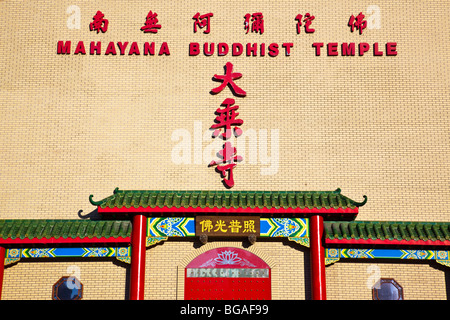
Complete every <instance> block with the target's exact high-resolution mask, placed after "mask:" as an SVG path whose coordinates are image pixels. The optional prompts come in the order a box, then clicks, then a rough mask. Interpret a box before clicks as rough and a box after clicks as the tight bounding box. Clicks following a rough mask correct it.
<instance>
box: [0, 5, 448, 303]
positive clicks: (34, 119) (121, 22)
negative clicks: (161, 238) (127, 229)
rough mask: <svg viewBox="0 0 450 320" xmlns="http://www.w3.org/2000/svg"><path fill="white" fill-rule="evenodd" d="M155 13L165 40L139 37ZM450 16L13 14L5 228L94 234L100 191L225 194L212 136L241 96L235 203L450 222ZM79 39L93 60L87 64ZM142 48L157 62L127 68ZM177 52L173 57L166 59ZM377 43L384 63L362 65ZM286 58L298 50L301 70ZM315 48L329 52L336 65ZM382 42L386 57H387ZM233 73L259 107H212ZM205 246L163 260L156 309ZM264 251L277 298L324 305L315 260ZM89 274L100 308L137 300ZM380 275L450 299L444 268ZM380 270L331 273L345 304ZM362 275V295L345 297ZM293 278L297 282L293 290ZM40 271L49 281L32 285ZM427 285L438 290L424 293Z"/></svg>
mask: <svg viewBox="0 0 450 320" xmlns="http://www.w3.org/2000/svg"><path fill="white" fill-rule="evenodd" d="M73 5H75V7H74V6H73ZM98 10H100V11H102V12H103V13H104V14H105V19H108V20H109V26H108V31H107V32H105V33H102V32H100V33H97V32H94V31H93V32H91V31H89V24H90V23H91V22H92V21H93V16H94V15H95V13H96V12H97V11H98ZM150 10H152V12H155V13H157V14H158V20H159V24H160V25H161V29H160V30H159V31H158V33H155V34H150V33H144V32H142V31H141V30H140V28H141V27H142V26H143V25H144V23H145V18H146V16H147V13H148V12H149V11H150ZM449 10H450V6H449V2H448V1H416V0H409V1H401V2H392V1H387V0H386V1H385V0H379V1H376V2H372V1H344V0H340V1H335V2H332V3H330V2H329V1H322V0H320V1H310V2H305V3H301V4H300V3H298V2H296V1H285V0H282V1H275V2H274V1H253V0H251V1H241V0H233V1H225V2H224V1H217V0H208V1H202V0H196V1H169V2H168V1H152V2H151V4H149V2H148V1H138V0H136V1H128V2H127V3H126V4H124V3H123V2H121V1H115V0H109V1H107V0H102V1H95V2H93V1H87V0H80V1H76V2H74V1H67V0H61V1H58V2H55V1H47V0H42V1H25V2H24V1H18V0H5V1H1V2H0V35H1V38H0V39H1V41H0V57H1V64H0V74H1V81H0V111H1V117H2V125H1V126H0V152H1V155H2V156H1V157H0V190H1V192H0V219H21V218H32V219H78V218H79V216H80V215H87V214H89V213H91V212H92V211H93V210H94V209H95V207H93V206H92V205H91V204H90V203H89V201H88V197H89V195H90V194H93V195H94V199H95V200H99V199H102V198H104V197H106V196H109V195H110V194H111V193H112V191H113V190H114V188H115V187H119V188H120V189H156V190H157V189H172V190H173V189H181V190H183V189H194V190H224V186H223V185H222V182H221V178H220V176H219V174H218V173H216V172H215V171H214V169H213V168H209V167H208V166H207V164H208V163H209V162H210V161H211V160H213V159H216V157H215V153H216V152H217V151H218V149H217V145H212V143H213V141H214V140H213V139H212V137H211V131H208V129H209V127H210V126H211V125H212V124H213V123H214V118H215V117H216V115H215V114H214V112H215V110H216V109H217V108H219V107H220V104H221V103H222V101H223V100H224V99H226V98H234V99H235V100H236V104H237V105H239V111H238V112H239V118H240V119H242V120H244V124H243V125H242V126H241V128H242V130H243V131H244V135H243V136H241V137H238V138H237V139H236V138H233V139H234V140H232V141H233V143H234V144H236V145H237V146H238V150H237V151H238V154H240V155H242V156H243V157H244V162H243V163H240V164H238V165H237V167H236V169H235V170H234V179H235V186H234V188H233V189H232V190H334V189H336V188H338V187H339V188H341V189H342V193H343V194H345V195H346V196H349V197H350V198H352V199H354V200H356V201H361V200H362V195H367V196H368V199H369V200H368V202H367V204H366V205H365V206H364V207H362V208H361V209H360V214H359V216H358V218H357V219H358V220H380V221H386V220H389V221H393V220H400V221H448V220H449V209H448V208H449V207H450V189H449V188H448V181H449V178H450V170H449V163H448V159H449V156H450V143H449V142H450V141H449V137H450V135H449V119H450V117H449V108H448V107H449V92H448V85H449V74H450V73H449V72H448V71H449V70H448V69H449V61H450V59H449V52H450V50H449V43H450V41H449V38H448V32H446V31H445V30H448V29H449V27H450V26H449V23H450V22H449V19H448V16H449V14H450V12H449ZM197 12H199V13H200V14H206V13H210V12H211V13H213V14H214V16H213V17H212V18H211V32H210V33H209V34H205V33H203V30H205V29H199V30H198V31H197V32H196V33H194V31H193V22H194V20H193V19H192V17H193V16H194V15H195V14H196V13H197ZM255 12H261V13H262V14H263V16H264V33H263V34H259V33H254V32H249V33H248V34H246V32H245V30H244V15H245V14H246V13H250V14H252V13H255ZM307 12H309V13H311V15H314V16H315V20H314V21H313V23H312V25H311V27H312V28H314V29H315V32H314V33H306V32H305V29H304V28H302V31H301V33H300V34H297V32H296V20H295V17H296V15H297V14H303V15H305V14H306V13H307ZM359 12H363V13H364V14H365V15H366V19H367V20H368V25H367V28H366V29H365V30H364V31H363V33H362V34H359V32H358V31H357V30H356V31H355V32H353V33H352V32H350V28H349V26H348V25H347V23H348V21H349V18H350V16H351V15H352V14H353V15H355V16H356V15H358V13H359ZM427 17H432V19H433V21H439V25H436V23H432V22H430V20H427ZM78 21H79V22H80V27H79V28H77V26H76V23H77V22H78ZM74 26H75V28H73V27H74ZM58 41H64V42H65V43H67V41H71V43H72V47H71V54H57V44H58ZM79 41H82V42H83V43H84V46H85V48H86V51H87V53H86V54H85V55H83V54H76V55H75V54H74V52H75V49H76V46H77V44H78V43H79ZM91 42H95V43H98V42H101V54H100V55H91V54H89V50H90V43H91ZM110 42H114V43H115V44H117V42H122V43H124V42H129V44H128V47H127V49H126V52H125V54H124V55H121V54H120V52H119V48H118V47H117V45H116V50H117V52H118V54H117V55H105V54H104V53H105V51H106V48H107V46H108V44H109V43H110ZM133 42H136V43H137V44H138V45H139V49H140V51H141V54H140V55H129V54H128V53H129V48H130V47H131V45H132V43H133ZM144 42H149V43H151V42H154V43H155V51H156V54H155V55H144V54H143V44H144ZM163 42H166V43H167V45H168V48H169V50H170V55H158V52H159V49H160V47H161V45H162V43H163ZM191 42H197V43H199V44H200V46H201V47H203V44H204V43H215V45H216V47H215V52H214V54H213V55H211V56H206V55H204V54H203V53H200V54H199V55H196V56H189V43H191ZM221 42H222V43H227V44H228V45H229V46H230V50H231V45H232V44H233V43H241V44H243V45H244V53H243V54H242V55H240V56H232V55H231V52H230V53H228V54H227V55H225V56H218V54H217V44H218V43H221ZM362 42H364V43H368V44H369V45H370V50H369V51H368V52H366V53H365V54H364V55H363V56H359V55H358V44H359V43H362ZM388 42H396V43H397V55H396V56H387V55H386V48H385V44H386V43H388ZM247 43H250V44H254V43H257V44H258V56H255V57H253V56H246V54H245V47H246V44H247ZM262 43H264V44H265V45H266V52H265V55H264V56H261V55H260V54H261V52H260V50H259V48H260V45H261V44H262ZM271 43H277V44H278V45H279V49H280V52H279V54H278V55H277V56H276V57H271V56H269V54H268V53H269V50H268V47H269V44H271ZM282 43H293V47H292V48H291V52H290V55H289V56H286V55H285V50H284V48H283V47H282V46H281V45H282ZM313 43H324V46H323V47H322V50H321V55H320V56H316V55H315V51H314V48H313V46H312V44H313ZM328 43H338V46H337V48H338V49H337V50H338V56H328V55H327V44H328ZM342 43H355V44H356V54H355V56H342V55H341V47H340V46H341V44H342ZM374 43H379V50H381V51H383V56H374V55H373V51H372V50H373V44H374ZM226 62H231V63H233V65H234V71H235V72H240V73H242V78H241V79H239V80H236V84H238V85H239V86H240V87H241V88H242V89H244V90H245V91H246V92H247V95H246V96H245V97H235V96H233V95H232V93H231V91H230V90H229V89H228V88H225V89H224V90H223V91H222V92H221V93H219V94H217V95H212V94H210V90H211V89H213V88H214V87H217V86H218V85H219V83H218V82H215V81H212V77H213V75H214V74H223V71H224V69H223V68H224V66H225V63H226ZM180 162H181V163H180ZM208 245H209V244H208ZM211 245H214V242H213V243H212V244H211ZM236 245H239V246H242V243H240V244H236ZM200 249H201V248H199V249H195V248H194V246H193V244H192V243H191V242H171V241H169V242H166V243H164V244H162V245H156V246H154V247H152V248H150V249H149V250H148V252H147V257H148V261H147V265H148V266H147V268H148V270H147V271H148V275H147V277H148V289H147V291H146V298H152V299H153V298H155V299H156V298H174V299H175V298H180V294H179V293H177V292H178V291H179V288H177V285H178V286H179V285H180V284H179V281H178V282H177V278H176V277H177V274H179V269H177V268H181V267H179V264H180V263H182V262H181V261H180V259H181V258H180V252H186V251H185V250H187V252H190V253H191V254H193V252H194V251H195V250H200ZM249 250H259V253H261V254H264V255H266V256H267V257H270V259H272V260H273V261H274V262H273V263H274V269H273V297H274V298H280V299H281V298H282V299H289V298H294V299H304V298H307V297H308V294H309V293H308V292H309V291H308V290H309V289H307V288H306V287H307V285H308V281H309V280H308V279H309V278H308V277H309V276H308V275H307V272H306V269H308V265H307V264H305V263H304V262H305V261H306V259H307V258H306V257H305V256H307V254H305V252H306V253H307V252H308V251H307V250H306V251H305V250H304V249H303V248H301V247H299V246H297V245H296V244H293V243H289V242H287V243H285V242H262V243H259V242H257V243H256V244H255V245H254V246H252V247H250V248H249ZM184 256H186V254H183V255H181V257H184ZM71 263H72V262H71V261H68V262H57V263H49V262H41V261H38V262H20V263H18V264H17V265H14V266H11V267H8V268H7V269H6V271H5V288H4V292H3V298H17V297H18V295H20V294H23V292H22V291H21V290H19V289H17V288H16V289H14V286H15V285H17V286H18V287H22V288H23V283H25V282H26V283H30V282H29V281H36V284H39V285H37V286H34V285H33V286H30V287H33V289H30V290H38V289H39V290H41V289H42V290H44V291H45V293H42V294H40V293H38V292H36V293H32V294H31V293H30V297H31V298H45V299H48V298H49V295H50V293H49V292H51V285H52V284H53V283H54V282H56V281H57V280H58V279H59V277H60V276H62V275H64V273H65V271H66V268H67V266H68V265H70V264H71ZM76 264H77V265H78V264H80V265H82V269H83V270H85V271H83V272H82V275H83V278H84V279H85V281H86V283H90V285H89V286H92V287H91V288H90V289H87V288H88V287H89V286H86V291H85V292H86V298H88V297H98V296H99V295H101V296H102V297H108V298H111V299H122V298H123V297H124V295H125V292H124V290H125V289H124V288H125V285H124V283H125V281H126V280H125V278H126V270H127V268H126V267H123V266H122V265H118V264H114V263H113V262H111V261H101V262H97V261H95V262H92V261H91V262H89V261H77V262H76ZM377 265H378V264H377ZM379 265H380V268H381V270H382V273H383V274H384V273H386V274H392V275H393V276H395V277H396V278H397V277H398V279H399V280H398V281H399V282H401V284H402V285H403V283H405V297H411V298H430V297H433V298H445V297H444V296H445V288H444V287H445V285H443V284H444V283H445V281H444V271H442V270H441V269H436V268H434V267H431V266H430V265H429V264H424V265H423V264H420V265H413V264H403V263H402V264H385V263H383V264H379ZM168 266H171V267H170V268H169V267H168ZM367 266H368V265H367V264H359V263H356V262H355V263H350V264H349V263H345V264H344V263H342V262H338V263H336V264H335V265H332V266H329V267H327V281H328V282H329V288H328V290H329V295H330V297H332V298H335V299H340V298H350V297H352V298H355V296H357V297H359V298H370V292H369V291H370V290H369V291H367V290H366V289H365V279H367V277H368V274H367V272H366V268H367ZM349 267H351V268H352V270H354V272H353V271H352V272H351V273H350V274H351V276H352V280H351V283H352V287H351V288H350V287H349V288H347V287H345V286H342V285H340V284H339V283H338V280H339V279H341V278H346V279H347V278H348V277H349V276H348V275H346V276H345V277H344V274H345V270H347V269H348V268H349ZM97 269H101V270H102V272H105V271H104V270H108V272H110V273H109V274H111V275H113V274H114V275H117V277H116V276H115V280H114V281H112V283H113V286H114V285H117V288H116V289H114V288H112V289H111V290H110V292H109V291H108V292H109V293H108V292H103V291H102V290H104V288H103V287H102V286H100V287H98V291H91V290H94V289H93V288H94V287H95V288H97V281H100V279H98V278H97V277H96V276H95V275H96V274H97V271H96V270H97ZM88 270H89V271H88ZM169 270H170V274H168V272H169ZM292 270H295V271H296V272H295V273H293V274H292V275H289V277H291V278H292V279H291V280H290V281H282V280H281V279H283V277H286V274H287V273H289V274H290V273H291V272H292ZM308 272H309V271H308ZM34 273H36V274H39V275H40V276H39V277H31V278H30V274H34ZM20 279H22V280H20ZM31 279H32V280H31ZM38 279H39V280H38ZM356 279H359V280H356ZM400 279H401V281H400ZM421 280H423V281H435V282H436V283H439V285H436V286H434V285H430V286H426V287H423V286H421V285H420V283H421ZM166 281H168V282H166ZM349 281H350V280H349ZM100 282H102V281H100ZM168 283H169V284H168ZM282 283H284V285H285V286H289V288H287V287H283V285H282ZM357 283H358V286H359V287H358V289H356V288H355V287H354V286H353V284H355V286H356V284H357ZM433 283H434V282H433ZM443 286H444V287H443ZM38 287H39V288H38ZM49 288H50V289H49ZM49 290H50V291H49ZM95 290H97V289H95ZM360 290H361V291H360ZM430 290H437V291H439V292H437V291H436V292H434V291H433V293H432V292H429V291H430ZM362 291H364V293H363V292H362Z"/></svg>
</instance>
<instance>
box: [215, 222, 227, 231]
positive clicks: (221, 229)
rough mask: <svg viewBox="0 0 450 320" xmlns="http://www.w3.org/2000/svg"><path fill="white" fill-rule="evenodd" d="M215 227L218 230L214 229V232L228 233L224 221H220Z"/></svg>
mask: <svg viewBox="0 0 450 320" xmlns="http://www.w3.org/2000/svg"><path fill="white" fill-rule="evenodd" d="M215 227H216V229H214V231H220V232H227V231H228V230H227V229H224V227H225V221H223V220H218V221H217V222H216V225H215Z"/></svg>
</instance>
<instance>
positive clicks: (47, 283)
mask: <svg viewBox="0 0 450 320" xmlns="http://www.w3.org/2000/svg"><path fill="white" fill-rule="evenodd" d="M127 268H128V266H127V265H126V264H123V263H121V262H117V261H116V260H113V259H99V260H94V259H82V260H81V259H72V260H69V259H67V260H66V259H53V258H46V259H22V260H21V261H20V262H18V263H15V264H13V265H9V266H7V267H6V268H5V273H4V279H3V290H2V297H1V298H2V299H3V300H51V299H52V287H53V285H54V284H55V283H56V282H57V281H58V280H59V279H61V277H64V276H76V277H77V279H78V280H80V282H81V283H82V284H83V299H86V300H92V299H93V300H96V299H97V300H98V299H100V300H124V299H127V298H128V288H127V285H126V281H127Z"/></svg>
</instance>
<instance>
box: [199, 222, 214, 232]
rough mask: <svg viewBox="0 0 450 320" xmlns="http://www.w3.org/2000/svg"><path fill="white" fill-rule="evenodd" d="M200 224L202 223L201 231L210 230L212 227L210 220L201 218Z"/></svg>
mask: <svg viewBox="0 0 450 320" xmlns="http://www.w3.org/2000/svg"><path fill="white" fill-rule="evenodd" d="M200 224H201V225H202V232H205V231H206V232H210V231H211V229H212V228H213V225H212V221H211V220H203V221H200Z"/></svg>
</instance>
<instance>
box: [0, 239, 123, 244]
mask: <svg viewBox="0 0 450 320" xmlns="http://www.w3.org/2000/svg"><path fill="white" fill-rule="evenodd" d="M130 242H131V237H117V238H113V237H110V238H105V237H102V238H80V237H77V238H66V239H64V238H62V237H60V238H58V239H56V238H54V237H52V238H49V239H47V238H41V239H38V238H34V239H28V238H25V239H20V238H15V239H11V238H7V239H0V245H9V244H11V245H23V244H101V243H104V244H115V243H117V244H119V243H121V244H122V243H130Z"/></svg>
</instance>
